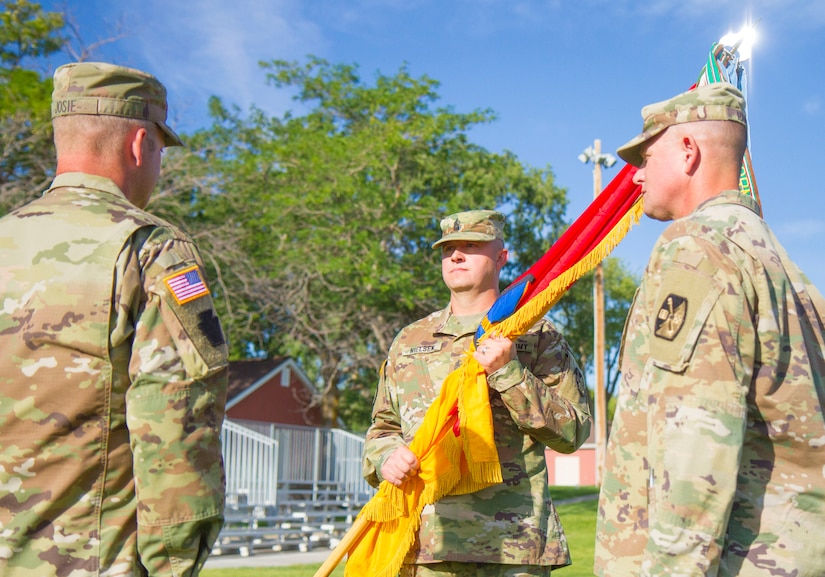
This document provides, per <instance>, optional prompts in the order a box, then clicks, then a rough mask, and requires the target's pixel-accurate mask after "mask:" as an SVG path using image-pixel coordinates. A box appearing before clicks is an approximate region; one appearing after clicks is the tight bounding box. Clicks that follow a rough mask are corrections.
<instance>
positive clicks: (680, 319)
mask: <svg viewBox="0 0 825 577" xmlns="http://www.w3.org/2000/svg"><path fill="white" fill-rule="evenodd" d="M687 310H688V299H687V297H683V296H680V295H677V294H674V293H670V294H669V295H667V297H665V300H664V301H663V302H662V304H661V306H660V307H659V312H658V313H657V314H656V326H655V328H654V334H655V335H656V336H657V337H659V338H662V339H666V340H668V341H672V340H673V339H675V338H676V335H678V334H679V331H680V330H682V327H683V326H684V324H685V320H686V318H687Z"/></svg>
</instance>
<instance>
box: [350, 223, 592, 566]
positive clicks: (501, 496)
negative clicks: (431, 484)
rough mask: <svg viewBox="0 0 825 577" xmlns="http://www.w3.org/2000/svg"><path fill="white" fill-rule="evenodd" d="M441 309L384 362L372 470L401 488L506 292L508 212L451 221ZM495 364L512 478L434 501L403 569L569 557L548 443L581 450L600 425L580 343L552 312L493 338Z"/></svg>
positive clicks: (482, 355)
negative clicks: (444, 394) (453, 380)
mask: <svg viewBox="0 0 825 577" xmlns="http://www.w3.org/2000/svg"><path fill="white" fill-rule="evenodd" d="M441 231H442V236H441V238H440V239H438V240H437V241H436V242H435V243H434V244H433V248H436V249H440V250H441V272H442V277H443V279H444V283H445V284H446V285H447V287H448V288H449V290H450V302H449V304H448V305H447V306H446V307H445V308H444V309H442V310H440V311H437V312H434V313H432V314H431V315H429V316H428V317H426V318H424V319H421V320H419V321H417V322H415V323H413V324H411V325H409V326H407V327H405V328H404V329H402V330H401V332H400V333H398V335H397V336H396V338H395V340H394V341H393V343H392V346H391V347H390V350H389V354H388V357H387V360H386V361H385V363H384V364H383V366H382V368H381V371H380V375H379V384H378V391H377V394H376V397H375V404H374V407H373V422H372V426H371V427H370V429H369V431H368V432H367V438H366V444H365V446H364V461H363V465H364V468H363V472H364V477H365V478H366V479H367V480H368V481H369V482H370V483H371V484H373V485H375V486H378V484H379V483H380V482H381V481H382V480H386V481H388V482H390V483H392V484H394V485H397V486H400V485H401V484H402V483H403V482H404V481H405V480H406V479H408V478H409V477H411V476H413V475H415V474H416V473H417V471H418V466H419V463H418V460H417V458H416V457H415V455H414V454H413V453H412V452H411V451H410V450H409V449H408V448H407V446H408V444H409V443H410V441H411V440H412V438H413V436H414V435H415V432H416V430H417V429H418V427H419V425H420V424H421V422H422V421H423V419H424V414H425V413H426V411H427V408H428V407H429V405H430V404H431V403H432V401H433V400H434V399H435V398H436V397H437V396H438V393H439V390H440V387H441V384H442V382H443V381H444V379H445V378H446V377H447V375H449V373H451V372H452V371H453V370H455V369H456V368H457V367H458V365H459V364H460V362H461V360H462V358H463V356H464V355H465V354H466V351H467V350H468V349H469V346H470V343H471V342H472V338H473V334H474V333H475V330H476V328H477V327H478V325H479V323H480V322H481V319H482V317H483V316H484V314H485V313H486V312H487V311H488V310H489V308H490V306H492V304H493V303H494V302H495V300H496V299H497V298H498V295H499V273H500V272H501V268H502V267H503V266H504V264H505V263H506V262H507V258H508V252H507V250H506V249H505V248H504V242H503V241H504V216H503V215H502V214H501V213H500V212H497V211H492V210H472V211H467V212H460V213H458V214H453V215H450V216H448V217H446V218H444V219H442V220H441ZM473 354H474V355H475V358H476V359H477V360H478V362H479V363H480V364H481V366H482V367H484V370H485V371H486V373H487V382H488V385H489V392H490V405H491V409H492V414H493V421H494V427H495V438H496V446H497V449H498V453H499V459H500V461H501V468H502V474H503V476H504V483H502V484H499V485H495V486H492V487H488V488H487V489H483V490H481V491H478V492H476V493H472V494H468V495H451V496H448V497H443V498H441V499H439V500H438V501H437V502H436V503H434V504H433V505H431V506H427V507H425V508H424V510H423V512H422V514H421V525H420V529H419V531H418V533H417V535H416V541H415V544H414V545H413V547H412V548H411V551H410V553H409V555H408V556H407V558H406V559H405V561H404V565H403V566H402V568H401V575H402V576H411V575H417V576H430V575H438V576H440V577H449V576H454V575H455V576H458V575H485V576H489V577H495V576H511V577H516V576H521V575H525V576H526V575H544V576H546V575H549V574H550V570H551V569H552V568H554V567H561V566H564V565H568V564H569V563H570V554H569V551H568V548H567V541H566V539H565V537H564V531H563V529H562V526H561V523H560V521H559V518H558V515H557V514H556V510H555V507H554V505H553V502H552V500H551V498H550V494H549V492H548V487H547V468H546V463H545V457H544V450H545V447H551V448H553V449H555V450H556V451H559V452H562V453H571V452H573V451H574V450H575V449H577V448H578V447H579V446H580V445H581V444H582V443H583V442H584V440H585V439H586V438H587V436H588V434H589V431H590V414H591V413H590V405H589V398H588V395H587V390H586V388H585V386H584V377H583V375H582V372H581V370H580V369H579V367H578V365H577V364H576V361H575V360H574V356H573V353H572V351H571V350H570V347H569V346H568V345H567V343H566V342H565V340H564V338H563V337H562V336H561V334H560V333H559V332H558V331H557V330H556V329H555V327H554V326H553V325H552V323H550V322H549V321H546V320H542V321H540V322H538V323H536V325H535V326H534V327H532V329H531V330H530V331H529V332H528V333H527V334H526V335H524V336H522V337H520V338H519V339H518V340H516V341H515V342H512V341H510V340H509V339H507V338H503V337H490V338H487V339H485V341H484V345H483V346H482V347H480V348H479V350H477V351H475V352H474V353H473Z"/></svg>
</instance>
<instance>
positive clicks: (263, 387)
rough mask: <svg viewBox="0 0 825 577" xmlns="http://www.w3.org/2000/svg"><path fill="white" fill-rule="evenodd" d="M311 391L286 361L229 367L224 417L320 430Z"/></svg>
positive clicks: (295, 367) (300, 373)
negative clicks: (317, 428) (312, 404)
mask: <svg viewBox="0 0 825 577" xmlns="http://www.w3.org/2000/svg"><path fill="white" fill-rule="evenodd" d="M313 392H314V388H313V387H312V384H311V383H310V382H309V380H308V379H307V378H306V375H304V373H303V371H301V369H300V368H299V367H298V365H297V364H296V363H295V361H293V360H292V359H291V358H289V357H278V358H274V359H260V360H258V359H256V360H243V361H232V362H230V363H229V387H228V389H227V401H226V416H227V417H228V418H230V419H233V420H247V421H261V422H264V423H274V424H278V425H300V426H303V427H323V426H324V421H323V418H322V416H321V410H320V407H312V406H311V401H312V395H313Z"/></svg>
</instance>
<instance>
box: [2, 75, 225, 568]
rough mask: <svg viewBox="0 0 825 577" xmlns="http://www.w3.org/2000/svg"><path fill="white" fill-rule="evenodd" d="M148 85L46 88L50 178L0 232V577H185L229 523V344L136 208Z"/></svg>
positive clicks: (159, 233) (193, 269)
mask: <svg viewBox="0 0 825 577" xmlns="http://www.w3.org/2000/svg"><path fill="white" fill-rule="evenodd" d="M166 110H167V107H166V90H165V89H164V87H163V85H162V84H161V83H160V82H159V81H158V80H157V79H155V78H154V77H153V76H151V75H149V74H146V73H144V72H141V71H139V70H134V69H131V68H125V67H121V66H114V65H111V64H105V63H93V62H83V63H78V64H69V65H66V66H61V67H60V68H58V69H57V71H56V72H55V75H54V93H53V99H52V116H53V126H54V134H55V147H56V150H57V170H56V173H57V175H56V177H55V179H54V182H53V183H52V185H51V187H50V188H49V189H48V190H47V191H46V192H45V193H44V194H43V196H42V197H41V198H39V199H37V200H35V201H33V202H31V203H30V204H28V205H26V206H24V207H22V208H20V209H18V210H16V211H14V212H12V213H10V214H8V215H6V216H5V217H3V218H2V219H0V302H3V303H5V304H4V306H3V307H2V309H0V383H2V386H0V574H2V575H4V576H6V577H13V576H15V575H35V574H36V575H39V576H45V577H50V576H57V575H81V574H82V575H115V574H117V575H153V576H159V575H160V576H162V575H170V576H171V575H187V576H190V575H196V574H197V573H198V572H199V571H200V569H201V567H202V566H203V563H204V561H205V560H206V557H207V555H208V553H209V551H210V548H211V546H212V544H213V542H214V541H215V539H216V537H217V535H218V532H219V531H220V528H221V525H222V523H223V505H224V502H223V500H224V476H223V463H222V459H221V450H220V429H221V424H222V421H223V417H224V407H225V396H226V376H227V375H226V373H227V371H226V369H227V345H226V342H225V338H224V334H223V330H222V328H221V325H220V322H219V321H218V318H217V315H216V313H215V309H214V306H213V303H212V298H211V296H210V293H209V288H208V285H207V282H206V278H205V274H204V268H203V263H202V261H201V257H200V255H199V253H198V250H197V248H196V247H195V245H194V243H193V242H192V240H191V239H190V238H189V237H188V236H187V235H186V234H185V233H183V232H182V231H181V230H179V229H177V228H176V227H174V226H172V225H170V224H169V223H167V222H165V221H163V220H161V219H159V218H157V217H154V216H152V215H151V214H149V213H147V212H145V211H143V210H142V209H143V207H145V206H146V203H147V202H148V201H149V197H150V195H151V192H152V189H153V188H154V186H155V184H156V183H157V180H158V177H159V174H160V165H161V151H162V149H163V148H164V146H178V145H180V144H181V141H180V139H179V138H178V136H177V135H176V134H175V132H174V131H173V130H172V129H171V128H170V127H169V126H168V125H167V124H166Z"/></svg>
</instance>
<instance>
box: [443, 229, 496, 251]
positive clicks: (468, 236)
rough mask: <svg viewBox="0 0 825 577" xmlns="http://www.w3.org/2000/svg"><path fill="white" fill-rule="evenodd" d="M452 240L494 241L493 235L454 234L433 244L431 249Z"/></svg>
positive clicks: (479, 233) (476, 233) (477, 233)
mask: <svg viewBox="0 0 825 577" xmlns="http://www.w3.org/2000/svg"><path fill="white" fill-rule="evenodd" d="M454 240H475V241H478V242H490V241H491V240H496V237H495V235H492V234H484V233H481V232H456V233H453V234H450V235H449V236H447V237H444V238H440V239H438V240H437V241H435V242H434V243H433V248H437V247H439V246H440V245H442V244H444V243H445V242H452V241H454Z"/></svg>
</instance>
